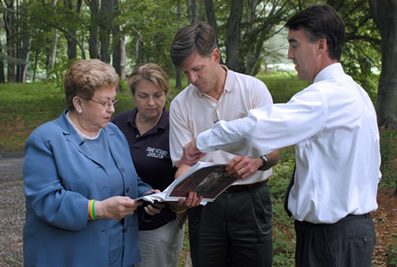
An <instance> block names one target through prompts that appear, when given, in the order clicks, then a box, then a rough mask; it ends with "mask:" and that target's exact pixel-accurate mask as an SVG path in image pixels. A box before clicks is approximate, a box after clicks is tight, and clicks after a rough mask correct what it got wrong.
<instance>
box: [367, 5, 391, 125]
mask: <svg viewBox="0 0 397 267" xmlns="http://www.w3.org/2000/svg"><path fill="white" fill-rule="evenodd" d="M369 4H370V7H371V13H372V16H373V18H374V20H375V22H376V24H377V26H378V28H379V31H380V34H381V36H382V70H381V73H380V77H379V87H378V99H377V103H376V111H377V115H378V125H379V127H381V128H386V129H397V105H396V103H397V75H396V69H397V46H396V45H395V44H396V43H397V0H383V1H377V0H369Z"/></svg>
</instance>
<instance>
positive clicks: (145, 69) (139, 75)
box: [128, 63, 170, 95]
mask: <svg viewBox="0 0 397 267" xmlns="http://www.w3.org/2000/svg"><path fill="white" fill-rule="evenodd" d="M141 80H147V81H149V82H152V83H154V84H155V85H156V86H157V87H158V88H160V89H163V90H164V93H165V94H167V93H168V91H169V89H170V84H169V82H168V76H167V74H166V73H165V72H164V70H163V69H162V68H161V67H160V66H159V65H157V64H155V63H145V64H142V65H138V66H136V67H135V69H134V70H133V72H132V73H131V75H130V77H129V78H128V85H129V87H130V90H131V93H132V95H135V89H136V85H137V84H138V82H139V81H141Z"/></svg>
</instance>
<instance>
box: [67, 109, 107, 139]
mask: <svg viewBox="0 0 397 267" xmlns="http://www.w3.org/2000/svg"><path fill="white" fill-rule="evenodd" d="M66 118H67V119H68V121H69V123H70V124H71V125H72V127H73V129H74V130H75V131H76V132H77V133H78V134H79V135H80V137H81V138H83V139H88V140H95V139H97V138H98V137H99V134H100V133H101V130H102V129H99V132H98V134H97V135H95V136H88V135H86V134H84V133H82V132H81V131H80V130H79V129H78V128H77V126H76V125H75V124H74V123H73V122H72V120H71V119H70V117H69V111H68V112H67V113H66Z"/></svg>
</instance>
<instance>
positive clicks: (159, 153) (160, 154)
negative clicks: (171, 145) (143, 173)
mask: <svg viewBox="0 0 397 267" xmlns="http://www.w3.org/2000/svg"><path fill="white" fill-rule="evenodd" d="M146 152H147V153H146V156H147V157H150V158H157V159H163V158H165V157H166V156H167V155H168V151H166V150H162V149H160V148H154V147H150V146H148V147H147V148H146Z"/></svg>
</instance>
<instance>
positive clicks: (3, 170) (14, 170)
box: [0, 153, 23, 179]
mask: <svg viewBox="0 0 397 267" xmlns="http://www.w3.org/2000/svg"><path fill="white" fill-rule="evenodd" d="M22 164H23V155H22V154H20V153H10V154H1V155H0V179H2V178H3V177H4V176H8V175H16V176H21V177H22Z"/></svg>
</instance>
